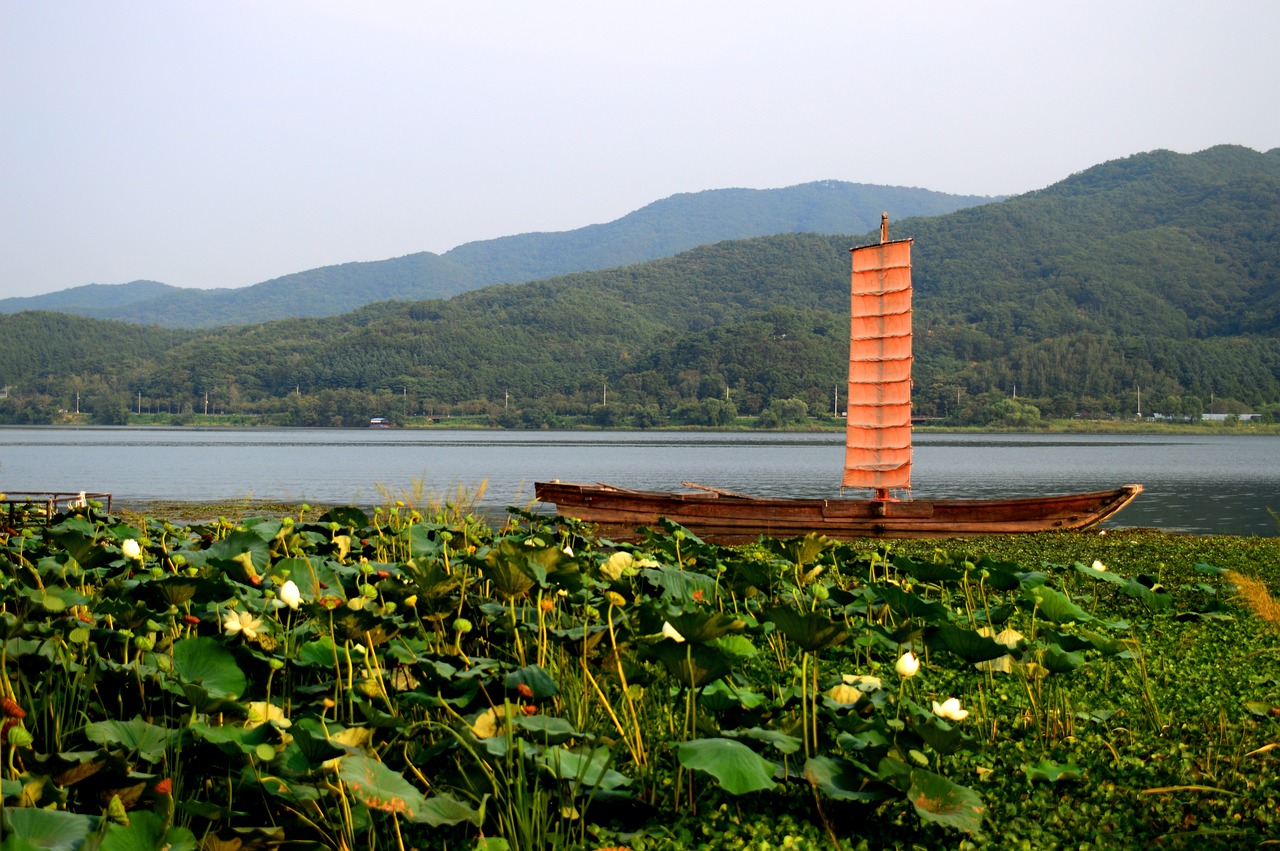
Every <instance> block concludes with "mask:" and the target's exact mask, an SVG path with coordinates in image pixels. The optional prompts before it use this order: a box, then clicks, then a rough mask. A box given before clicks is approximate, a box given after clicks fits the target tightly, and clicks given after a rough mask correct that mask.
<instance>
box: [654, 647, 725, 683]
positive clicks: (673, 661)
mask: <svg viewBox="0 0 1280 851" xmlns="http://www.w3.org/2000/svg"><path fill="white" fill-rule="evenodd" d="M648 652H649V653H650V654H652V655H653V656H655V657H657V659H658V661H660V662H662V664H663V666H665V667H666V669H667V672H668V673H669V674H671V676H673V677H675V679H676V681H677V682H679V683H680V684H681V685H685V686H690V687H692V688H697V687H699V686H703V685H706V684H707V683H709V682H712V681H713V680H718V679H720V678H721V677H723V676H724V675H725V674H727V673H729V672H730V671H731V670H733V661H732V659H731V658H730V657H729V656H727V655H725V653H724V652H723V651H721V650H718V649H716V648H715V647H713V646H712V645H709V644H689V643H687V642H686V643H683V644H677V643H676V642H674V641H660V642H658V643H657V644H655V645H653V646H652V647H650V648H649V651H648Z"/></svg>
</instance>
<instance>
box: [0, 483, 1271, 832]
mask: <svg viewBox="0 0 1280 851" xmlns="http://www.w3.org/2000/svg"><path fill="white" fill-rule="evenodd" d="M392 496H393V495H391V494H388V495H387V497H388V501H387V503H386V504H385V505H383V506H381V507H379V508H377V509H375V510H374V511H373V512H372V516H370V515H368V514H366V513H365V512H363V511H360V510H358V509H354V508H349V507H338V508H332V509H328V510H325V511H324V512H323V513H318V512H316V511H313V510H312V509H311V508H310V507H308V506H300V507H299V508H298V510H297V512H296V514H288V515H278V514H277V515H268V516H258V517H246V518H238V519H231V520H228V519H225V518H218V519H217V520H210V521H202V522H198V523H196V524H194V525H190V526H181V525H174V524H173V523H171V522H167V521H165V520H160V519H148V518H144V517H138V516H132V517H130V518H128V519H124V518H120V517H108V516H103V515H102V514H101V513H99V510H98V509H97V508H96V507H94V506H92V505H90V506H88V507H86V508H81V509H76V510H75V511H74V512H73V513H70V514H66V515H62V516H59V517H58V518H56V519H55V521H54V522H53V523H52V524H51V525H47V526H40V525H34V526H27V527H21V526H19V527H17V528H8V529H4V530H3V531H0V630H2V631H3V634H2V635H0V639H2V640H3V644H2V645H0V714H3V717H4V718H5V724H4V737H3V742H2V744H0V746H2V747H3V759H0V796H2V798H3V810H2V811H0V832H2V835H0V847H4V848H13V849H29V848H59V849H68V851H75V849H107V850H108V851H110V849H133V848H159V847H168V848H170V849H175V850H176V849H184V851H185V850H186V849H196V848H205V849H213V848H233V847H240V846H241V844H242V843H243V844H244V845H245V846H271V847H286V848H299V849H302V848H317V849H318V848H345V849H355V848H357V847H363V848H368V849H370V851H376V849H383V848H400V849H405V848H420V849H429V848H439V849H444V848H457V849H478V851H496V849H507V851H511V849H521V851H530V849H543V848H547V849H552V848H566V849H567V848H590V849H595V848H604V847H622V846H625V847H628V848H631V849H634V851H658V849H671V851H679V849H722V848H723V849H729V848H744V849H745V848H751V849H756V850H757V851H768V849H773V848H838V849H878V848H899V849H909V848H923V847H944V846H945V847H959V848H968V849H1006V848H1048V847H1079V848H1117V849H1120V848H1133V847H1147V846H1151V845H1160V846H1166V845H1168V846H1169V847H1196V848H1236V847H1252V846H1255V845H1258V844H1267V843H1269V842H1271V841H1274V840H1275V839H1277V838H1280V772H1277V771H1276V765H1277V763H1276V760H1277V759H1280V750H1278V747H1280V677H1277V675H1276V668H1275V663H1274V659H1275V655H1274V654H1275V653H1277V652H1280V606H1278V605H1277V603H1276V602H1275V600H1274V598H1273V597H1272V594H1271V590H1270V589H1274V588H1276V587H1277V583H1280V573H1278V572H1277V571H1278V566H1280V546H1278V544H1280V539H1276V538H1249V539H1246V538H1225V537H1215V538H1193V537H1181V536H1169V535H1162V534H1158V533H1154V532H1149V531H1147V532H1143V531H1124V530H1119V531H1112V532H1109V533H1105V534H1051V535H1036V536H1026V537H1007V538H990V539H979V540H973V541H945V542H900V543H890V544H885V543H883V542H871V541H862V542H852V543H836V542H832V541H829V540H827V539H825V538H821V537H817V536H809V537H806V538H802V539H795V540H790V541H775V540H763V541H761V542H759V543H758V544H756V545H752V546H749V547H743V548H726V547H718V546H713V545H709V544H706V543H703V542H701V541H699V540H698V539H697V538H696V537H694V536H693V535H691V534H689V533H688V531H687V530H684V529H681V528H679V527H676V526H670V525H665V526H663V527H662V528H658V529H654V530H651V531H650V532H649V533H648V534H647V535H646V536H645V537H644V539H643V540H642V541H641V542H639V543H638V544H635V545H622V546H618V545H614V544H611V543H609V542H608V541H603V540H597V539H596V538H595V537H594V536H592V535H591V533H590V530H589V529H587V528H585V527H583V526H582V525H581V524H579V523H576V522H574V521H569V520H564V519H559V518H557V519H552V518H545V517H539V516H535V515H531V514H526V513H523V512H513V513H512V517H511V522H510V523H509V524H508V525H507V526H505V527H504V528H502V529H495V528H492V527H490V526H489V525H487V524H485V523H483V522H481V521H479V520H478V519H477V518H475V517H474V516H472V515H470V514H469V513H467V509H466V506H465V503H463V502H458V503H454V504H452V505H448V504H446V505H439V504H435V505H417V504H415V502H414V497H413V496H412V495H409V494H402V495H401V496H403V497H404V498H403V499H391V497H392Z"/></svg>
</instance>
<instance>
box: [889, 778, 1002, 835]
mask: <svg viewBox="0 0 1280 851" xmlns="http://www.w3.org/2000/svg"><path fill="white" fill-rule="evenodd" d="M907 797H908V799H910V801H911V804H912V806H914V807H915V808H916V813H917V814H918V815H919V816H920V818H922V819H924V820H925V821H932V822H937V823H939V824H943V825H946V826H947V827H953V828H956V829H957V830H963V831H964V832H965V833H974V832H976V831H977V830H978V828H980V827H981V826H982V817H983V813H985V812H986V807H985V806H984V805H983V803H982V799H981V798H979V797H978V794H977V793H976V792H974V791H973V790H972V789H969V788H967V787H965V786H958V785H956V784H955V783H952V782H951V781H950V780H948V779H947V778H945V777H942V776H940V775H937V774H934V773H933V772H931V771H925V770H924V769H921V768H915V769H912V770H911V788H910V789H909V790H908V791H907Z"/></svg>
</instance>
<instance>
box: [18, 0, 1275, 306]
mask: <svg viewBox="0 0 1280 851" xmlns="http://www.w3.org/2000/svg"><path fill="white" fill-rule="evenodd" d="M1278 38H1280V3H1278V2H1274V0H1224V2H1221V3H1216V4H1205V3H1203V2H1194V3H1193V2H1190V0H1132V2H1126V0H1109V2H1105V3H1103V2H1095V0H1071V2H1059V0H1044V1H1043V2H1027V0H1017V2H989V1H988V0H964V2H957V0H920V1H919V2H912V0H897V1H896V2H890V1H889V0H876V1H875V2H864V0H839V2H828V0H810V1H809V2H781V0H776V1H775V2H756V0H734V2H721V0H680V2H668V0H646V2H643V3H641V2H631V0H607V2H603V1H602V0H593V1H589V0H581V2H577V1H576V0H575V1H573V2H570V0H539V2H527V0H526V2H507V0H476V1H475V2H452V3H439V2H428V0H343V2H338V1H337V0H216V2H214V0H182V2H173V0H154V2H153V1H152V0H112V2H109V3H107V2H83V0H80V2H67V1H66V0H39V1H38V2H36V1H35V0H0V298H4V297H9V296H24V295H36V294H40V293H47V292H53V291H56V290H62V289H67V288H70V287H75V286H80V285H83V284H89V283H102V284H117V283H125V282H128V281H133V280H140V279H145V280H156V281H161V282H164V283H167V284H171V285H174V286H181V287H202V288H204V287H241V286H247V285H250V284H254V283H258V282H261V281H264V280H268V279H271V278H274V277H278V276H280V275H285V274H289V273H292V272H298V271H303V270H305V269H312V268H316V267H320V266H326V265H331V264H335V263H345V262H350V261H360V260H381V259H385V258H388V257H397V256H402V255H405V254H411V253H414V252H418V251H435V252H444V251H446V250H448V249H449V248H452V247H454V246H456V245H460V244H462V243H465V242H470V241H473V240H479V239H490V238H494V237H499V236H506V235H510V234H516V233H526V232H530V231H561V230H570V229H573V228H578V227H583V226H586V225H589V224H595V223H599V222H606V221H612V220H614V219H617V218H620V217H621V216H624V215H626V214H627V213H629V212H631V211H633V210H636V209H638V208H640V207H642V206H644V205H646V204H648V203H650V202H652V201H656V200H658V199H661V198H665V197H668V196H670V195H673V194H675V193H678V192H697V191H702V190H706V189H720V188H726V187H749V188H756V189H765V188H773V187H782V186H792V185H795V184H798V183H806V182H809V181H814V180H846V181H851V182H855V183H870V184H883V185H893V186H918V187H923V188H926V189H932V190H936V191H940V192H952V193H960V194H977V195H1007V194H1017V193H1021V192H1026V191H1030V190H1033V189H1040V188H1043V187H1045V186H1048V185H1050V184H1052V183H1055V182H1057V181H1059V180H1061V179H1063V178H1065V177H1067V176H1069V175H1071V174H1073V173H1075V172H1079V171H1083V170H1084V169H1087V168H1089V167H1090V166H1093V165H1096V164H1098V163H1101V162H1105V161H1107V160H1113V159H1117V158H1120V157H1126V156H1129V155H1131V154H1135V153H1140V152H1143V151H1149V150H1155V149H1158V148H1164V149H1170V150H1174V151H1178V152H1181V153H1192V152H1195V151H1199V150H1203V149H1204V148H1208V147H1211V146H1213V145H1218V144H1240V145H1245V146H1248V147H1250V148H1254V149H1255V150H1259V151H1265V150H1269V149H1271V148H1274V147H1277V146H1280V103H1277V98H1276V94H1275V86H1276V81H1277V80H1280V50H1277V49H1276V43H1277V40H1278Z"/></svg>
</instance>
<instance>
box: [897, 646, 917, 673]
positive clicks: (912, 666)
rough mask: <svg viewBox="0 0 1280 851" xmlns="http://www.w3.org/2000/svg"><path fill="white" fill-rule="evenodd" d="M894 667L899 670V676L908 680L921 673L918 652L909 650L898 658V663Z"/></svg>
mask: <svg viewBox="0 0 1280 851" xmlns="http://www.w3.org/2000/svg"><path fill="white" fill-rule="evenodd" d="M893 669H894V670H895V671H897V672H898V676H900V677H902V678H903V679H904V680H907V679H910V678H912V677H914V676H915V675H916V674H918V673H920V660H919V659H917V658H916V654H914V653H912V652H911V651H910V650H908V651H907V652H906V653H903V654H902V656H901V657H900V658H899V659H898V664H896V665H894V666H893Z"/></svg>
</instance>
